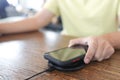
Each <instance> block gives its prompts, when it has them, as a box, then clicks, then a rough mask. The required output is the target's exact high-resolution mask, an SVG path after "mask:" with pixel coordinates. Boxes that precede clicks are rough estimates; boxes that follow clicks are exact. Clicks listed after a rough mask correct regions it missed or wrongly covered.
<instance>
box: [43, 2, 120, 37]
mask: <svg viewBox="0 0 120 80" xmlns="http://www.w3.org/2000/svg"><path fill="white" fill-rule="evenodd" d="M44 8H46V9H47V10H49V11H51V12H52V13H54V14H55V15H57V16H61V18H62V22H63V31H62V33H63V34H65V35H71V36H77V37H85V36H94V35H102V34H105V33H110V32H115V31H117V29H118V24H117V16H118V15H119V14H120V0H48V2H47V3H46V4H45V6H44Z"/></svg>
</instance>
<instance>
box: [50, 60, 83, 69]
mask: <svg viewBox="0 0 120 80" xmlns="http://www.w3.org/2000/svg"><path fill="white" fill-rule="evenodd" d="M48 66H49V67H53V68H55V69H56V70H59V71H76V70H79V69H81V68H83V67H84V66H85V63H84V61H79V62H77V63H75V64H72V65H67V66H64V67H63V66H58V65H56V64H54V63H52V62H48Z"/></svg>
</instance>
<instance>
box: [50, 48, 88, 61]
mask: <svg viewBox="0 0 120 80" xmlns="http://www.w3.org/2000/svg"><path fill="white" fill-rule="evenodd" d="M85 53H86V51H85V49H84V48H82V47H81V48H71V47H66V48H62V49H59V50H56V51H52V52H49V55H50V56H52V57H54V58H55V59H57V60H60V61H68V60H71V59H74V58H76V57H78V56H81V55H84V54H85Z"/></svg>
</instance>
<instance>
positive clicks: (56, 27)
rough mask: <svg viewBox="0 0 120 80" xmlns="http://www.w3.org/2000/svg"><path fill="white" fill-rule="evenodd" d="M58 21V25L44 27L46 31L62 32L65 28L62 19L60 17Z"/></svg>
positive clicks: (51, 24)
mask: <svg viewBox="0 0 120 80" xmlns="http://www.w3.org/2000/svg"><path fill="white" fill-rule="evenodd" d="M57 20H58V22H57V24H53V23H50V24H48V25H47V26H46V27H44V29H46V30H51V31H57V32H60V31H62V30H63V26H62V20H61V17H58V19H57Z"/></svg>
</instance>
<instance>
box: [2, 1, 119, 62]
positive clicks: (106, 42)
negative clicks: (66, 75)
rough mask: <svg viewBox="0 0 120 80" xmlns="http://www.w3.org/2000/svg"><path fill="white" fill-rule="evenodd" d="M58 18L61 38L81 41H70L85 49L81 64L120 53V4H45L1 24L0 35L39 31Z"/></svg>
mask: <svg viewBox="0 0 120 80" xmlns="http://www.w3.org/2000/svg"><path fill="white" fill-rule="evenodd" d="M54 16H60V17H61V19H62V23H63V31H62V34H64V35H70V36H76V37H80V38H77V39H73V40H71V41H70V43H69V46H72V45H75V44H83V45H88V51H87V53H86V55H85V58H84V62H85V63H86V64H88V63H90V61H92V60H96V61H102V60H104V59H108V58H110V56H111V55H112V54H113V53H114V51H115V49H120V37H119V36H120V32H119V31H118V25H119V22H120V0H104V1H101V0H48V1H47V2H46V4H45V5H44V7H43V9H42V10H41V11H40V12H38V13H37V14H36V15H34V16H32V17H29V18H27V19H24V20H21V21H16V22H9V23H0V32H1V34H10V33H20V32H29V31H34V30H38V29H39V28H42V27H44V26H45V25H47V24H48V23H49V22H50V21H51V19H52V18H53V17H54Z"/></svg>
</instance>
